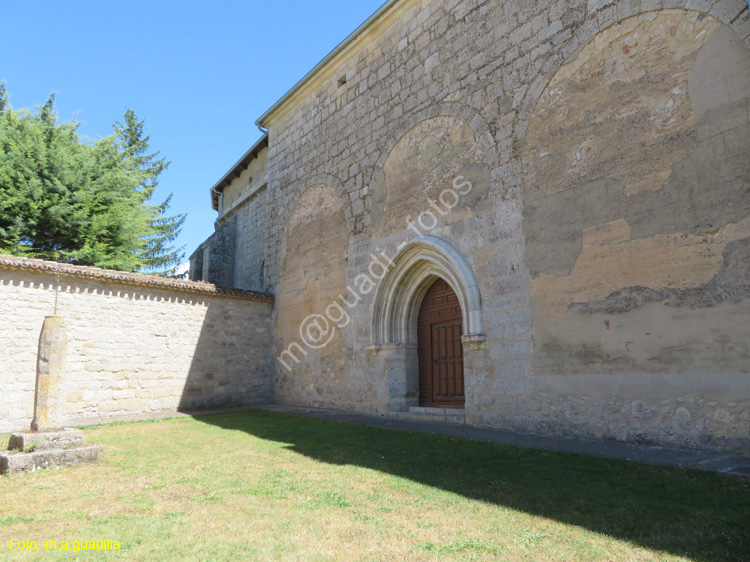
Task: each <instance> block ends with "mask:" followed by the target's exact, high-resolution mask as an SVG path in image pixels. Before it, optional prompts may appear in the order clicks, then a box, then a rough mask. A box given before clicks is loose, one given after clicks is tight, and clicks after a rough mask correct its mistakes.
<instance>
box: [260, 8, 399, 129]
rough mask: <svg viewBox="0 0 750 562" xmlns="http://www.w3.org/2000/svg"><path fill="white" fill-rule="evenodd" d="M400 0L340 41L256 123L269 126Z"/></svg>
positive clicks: (373, 15)
mask: <svg viewBox="0 0 750 562" xmlns="http://www.w3.org/2000/svg"><path fill="white" fill-rule="evenodd" d="M399 1H400V0H388V1H387V2H386V3H385V4H383V5H382V6H381V7H380V8H378V10H377V11H376V12H375V13H374V14H372V15H371V16H370V17H369V18H367V20H366V21H365V22H364V23H363V24H362V25H360V26H359V27H358V28H357V29H355V30H354V32H353V33H351V34H350V35H349V36H348V37H347V38H346V39H344V40H343V41H342V42H341V43H339V44H338V45H337V46H336V47H335V48H334V49H333V51H331V52H330V53H328V55H326V57H325V58H324V59H323V60H322V61H320V62H319V63H318V64H317V65H315V68H313V69H312V70H311V71H310V72H308V73H307V74H305V76H304V77H303V78H302V80H300V81H299V82H297V83H296V84H295V85H294V86H292V89H291V90H289V91H288V92H287V93H286V94H284V96H283V97H282V98H281V99H280V100H279V101H277V102H276V103H275V104H273V106H272V107H271V108H270V109H269V110H268V111H266V112H265V113H264V114H263V115H262V116H261V117H260V118H259V119H258V120H257V121H256V122H255V124H256V125H257V126H258V127H263V128H268V127H267V126H266V125H265V123H266V120H267V119H268V118H269V117H270V116H271V115H272V114H273V113H274V112H276V110H277V109H279V108H280V107H281V106H282V105H284V103H286V102H287V101H288V100H289V99H290V98H291V97H292V96H293V95H294V94H296V93H297V92H298V91H299V90H301V89H302V88H303V87H304V85H305V84H306V83H307V82H308V81H309V80H310V79H312V78H313V77H314V76H315V75H316V74H317V73H318V72H320V70H321V69H323V68H324V67H325V66H326V65H327V64H328V63H329V62H331V61H332V60H333V59H334V58H335V57H336V56H337V55H338V54H339V53H341V51H343V50H344V49H346V47H348V46H349V45H350V44H351V43H352V42H354V41H355V40H356V39H357V38H358V37H359V36H360V35H362V33H364V32H365V31H366V30H367V29H368V28H369V27H370V26H371V25H372V24H374V23H375V22H376V21H377V20H379V19H380V16H382V15H383V14H384V13H385V12H387V11H388V10H389V9H390V8H391V7H392V6H393V5H394V4H396V3H397V2H399Z"/></svg>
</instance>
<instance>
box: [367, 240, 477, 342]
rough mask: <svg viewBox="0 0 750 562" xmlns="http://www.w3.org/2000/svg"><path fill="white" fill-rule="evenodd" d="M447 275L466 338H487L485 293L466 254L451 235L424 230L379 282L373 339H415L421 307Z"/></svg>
mask: <svg viewBox="0 0 750 562" xmlns="http://www.w3.org/2000/svg"><path fill="white" fill-rule="evenodd" d="M438 277H441V278H443V279H445V281H447V282H448V283H449V284H450V286H451V287H452V288H453V290H454V291H455V292H456V296H457V297H458V300H459V302H460V304H461V310H462V311H463V325H464V330H465V334H464V336H463V338H462V340H463V341H464V342H465V343H466V342H481V341H484V328H483V324H482V298H481V295H480V292H479V285H478V283H477V280H476V278H475V277H474V273H473V272H472V270H471V266H470V265H469V264H468V262H467V261H466V259H465V258H464V257H463V256H462V255H461V254H460V252H458V250H456V249H455V248H454V247H453V246H451V245H450V244H449V243H448V242H446V241H445V240H442V239H440V238H437V237H435V236H423V237H420V238H416V239H414V240H412V241H411V242H409V243H408V244H406V245H405V246H404V247H403V248H402V249H401V250H400V251H399V253H398V254H397V255H396V256H395V257H394V258H393V259H392V260H391V268H389V270H388V272H387V273H386V275H385V277H384V278H383V280H382V281H381V282H380V285H379V286H378V289H377V293H376V295H375V302H374V305H373V311H372V331H371V343H372V346H373V347H374V348H377V347H379V346H383V345H387V344H406V345H415V344H416V342H417V319H418V316H419V308H420V305H421V304H422V300H423V298H424V296H425V294H426V293H427V290H428V289H429V288H430V286H431V285H432V284H433V283H434V282H435V280H436V279H437V278H438Z"/></svg>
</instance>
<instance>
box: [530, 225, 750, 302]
mask: <svg viewBox="0 0 750 562" xmlns="http://www.w3.org/2000/svg"><path fill="white" fill-rule="evenodd" d="M748 236H750V218H748V219H745V220H744V221H742V222H741V223H739V224H733V225H729V226H727V227H725V228H722V229H720V230H719V231H718V232H716V233H713V234H707V235H704V236H696V235H692V234H662V235H657V236H653V237H651V238H642V239H636V240H632V239H631V232H630V226H629V225H628V223H627V221H625V219H618V220H615V221H612V222H609V223H605V224H603V225H600V226H597V227H592V228H589V229H586V230H584V231H583V251H582V252H581V254H580V256H579V257H578V260H576V264H575V267H574V268H573V271H572V272H571V274H570V275H568V276H566V277H557V276H555V275H546V274H543V275H540V276H539V277H537V278H535V279H532V281H531V291H532V294H534V296H535V297H537V298H541V299H545V302H546V315H548V316H559V317H562V316H567V315H568V314H570V313H571V308H576V309H578V310H579V311H582V312H583V311H586V312H588V313H592V311H599V310H604V309H610V312H614V311H615V310H614V308H613V307H614V303H615V302H616V301H617V299H618V296H620V297H621V296H622V295H619V294H618V293H615V292H616V291H618V290H619V289H621V288H622V287H634V286H643V287H648V288H649V289H650V290H652V291H654V292H655V293H656V294H659V295H661V296H660V297H659V298H658V300H660V301H664V300H667V298H668V296H667V295H673V297H672V300H674V299H676V298H677V295H678V294H684V291H685V290H690V289H695V290H699V289H700V288H705V287H706V286H707V285H708V284H709V283H710V282H712V280H714V279H715V278H716V276H717V274H718V273H719V270H720V269H721V268H722V265H724V262H725V256H724V255H723V254H724V251H725V249H726V248H727V245H728V244H730V243H731V242H735V241H737V240H740V239H743V238H747V237H748ZM726 257H727V259H729V261H730V263H732V262H733V261H735V260H736V253H735V252H730V253H728V254H727V256H726ZM730 267H731V266H730ZM613 294H614V295H613ZM609 295H613V296H612V297H610V298H608V299H605V297H608V296H609ZM644 298H646V301H645V302H652V301H650V300H649V297H647V296H646V295H645V294H644ZM600 299H605V300H603V301H602V300H600ZM591 301H597V302H596V303H592V302H591ZM628 302H630V301H628ZM581 303H591V304H589V305H585V304H581Z"/></svg>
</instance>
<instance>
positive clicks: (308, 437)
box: [199, 411, 750, 562]
mask: <svg viewBox="0 0 750 562" xmlns="http://www.w3.org/2000/svg"><path fill="white" fill-rule="evenodd" d="M199 420H200V421H202V422H203V423H206V424H211V425H214V426H217V427H221V428H224V429H231V430H239V431H244V432H246V433H248V434H249V435H253V436H255V437H258V438H260V439H265V440H269V441H276V442H282V443H285V444H287V447H288V449H289V450H291V451H294V452H296V453H299V454H301V455H305V456H307V457H309V458H311V459H315V460H317V461H319V462H323V463H328V464H332V465H352V466H360V467H363V468H368V469H372V470H376V471H379V472H383V473H386V474H391V475H394V476H398V477H400V478H406V479H408V480H411V481H413V482H417V483H420V484H423V485H426V486H431V487H435V488H438V489H441V490H445V491H448V492H451V493H454V494H459V495H461V496H463V497H465V498H468V499H472V500H477V501H480V502H487V503H491V504H495V505H498V506H503V507H506V508H510V509H513V510H517V511H522V512H525V513H528V514H532V515H535V516H540V517H544V518H548V519H551V520H554V521H559V522H561V523H565V524H568V525H574V526H580V527H584V528H586V529H589V530H591V531H594V532H596V533H601V534H603V535H607V536H610V537H613V538H616V539H618V540H624V541H629V542H631V543H633V544H636V545H639V546H642V547H644V548H647V549H650V550H655V551H663V552H669V553H670V554H674V555H677V556H685V557H686V558H689V559H691V560H700V561H703V562H719V561H730V560H731V561H735V560H742V559H745V558H746V555H747V553H748V552H750V534H749V533H748V531H747V521H746V517H747V513H748V510H749V509H750V494H749V492H750V490H749V489H748V486H747V484H742V483H735V482H731V481H726V482H725V483H724V484H725V485H723V486H721V487H719V486H717V479H719V478H720V477H719V476H717V475H714V474H711V473H703V472H698V471H689V470H683V469H676V468H664V467H654V466H647V465H640V464H636V463H630V462H624V461H613V460H606V459H596V458H588V457H582V456H577V455H565V454H560V453H551V452H544V451H531V450H523V449H516V448H512V447H504V446H497V445H493V444H489V443H481V442H475V441H468V440H456V439H451V438H446V437H441V436H435V435H427V434H416V433H407V432H400V431H394V430H388V429H380V428H373V427H367V426H360V425H353V424H349V423H342V422H333V421H327V420H319V419H309V418H301V417H297V416H290V415H283V414H278V413H272V412H266V411H252V412H238V413H234V414H224V415H214V416H203V417H200V418H199ZM717 489H719V490H720V491H721V493H717ZM344 492H345V491H344Z"/></svg>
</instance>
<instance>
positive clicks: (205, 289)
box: [0, 256, 273, 432]
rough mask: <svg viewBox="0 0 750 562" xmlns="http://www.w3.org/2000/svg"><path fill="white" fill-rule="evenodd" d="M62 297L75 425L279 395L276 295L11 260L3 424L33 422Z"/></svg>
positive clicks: (3, 341)
mask: <svg viewBox="0 0 750 562" xmlns="http://www.w3.org/2000/svg"><path fill="white" fill-rule="evenodd" d="M58 275H59V279H58ZM56 287H59V294H58V295H57V297H56V292H57V291H56V290H55V289H56ZM56 299H57V311H58V314H60V315H62V316H63V317H64V319H65V323H66V326H67V331H68V339H69V342H68V357H67V369H66V375H65V378H64V381H63V388H64V396H65V404H64V411H65V419H66V420H68V423H69V424H70V425H76V424H90V423H98V422H102V421H114V420H119V419H134V418H139V419H144V418H149V417H155V416H161V415H164V414H167V413H170V412H175V411H177V410H178V409H188V410H195V409H201V408H220V407H226V406H241V405H251V404H266V403H269V402H270V401H271V398H272V386H271V378H272V371H273V363H272V361H273V358H272V357H271V356H270V353H269V349H270V347H271V338H270V332H271V329H270V317H271V312H272V308H273V304H272V300H271V299H270V298H269V297H267V296H265V295H259V294H252V293H243V292H240V291H234V292H222V291H220V290H217V289H216V288H214V287H213V286H210V285H202V284H196V283H186V282H177V281H172V280H161V279H155V278H151V277H147V276H142V275H134V274H123V273H120V272H107V271H103V270H94V269H89V268H76V267H71V266H59V265H58V264H52V263H48V262H39V261H37V260H20V259H18V258H9V257H7V256H4V257H3V258H2V259H0V318H2V319H3V322H2V325H0V349H2V350H3V360H2V365H1V366H0V432H8V431H13V430H23V429H28V427H29V424H30V422H31V418H32V416H33V408H34V387H35V377H36V359H37V348H38V340H39V334H40V332H41V329H42V324H43V322H44V318H45V316H46V315H49V314H52V313H53V312H54V310H55V301H56Z"/></svg>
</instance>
